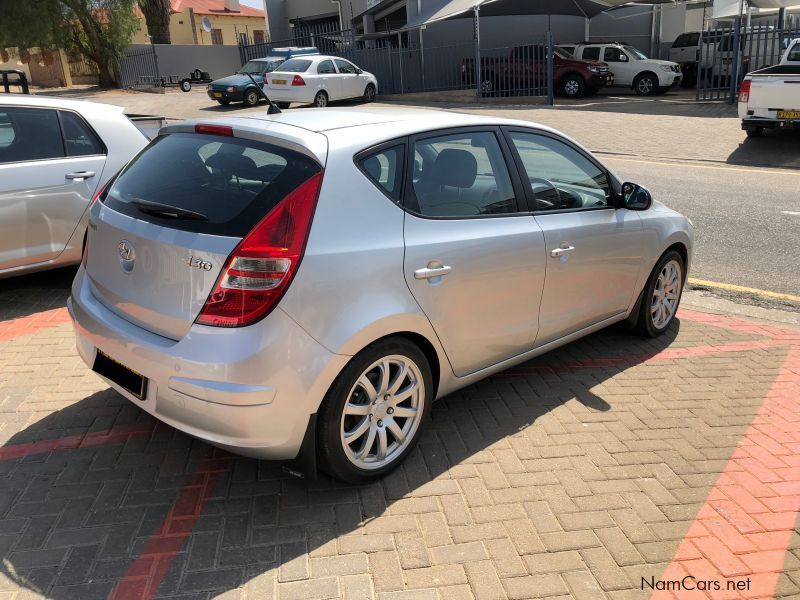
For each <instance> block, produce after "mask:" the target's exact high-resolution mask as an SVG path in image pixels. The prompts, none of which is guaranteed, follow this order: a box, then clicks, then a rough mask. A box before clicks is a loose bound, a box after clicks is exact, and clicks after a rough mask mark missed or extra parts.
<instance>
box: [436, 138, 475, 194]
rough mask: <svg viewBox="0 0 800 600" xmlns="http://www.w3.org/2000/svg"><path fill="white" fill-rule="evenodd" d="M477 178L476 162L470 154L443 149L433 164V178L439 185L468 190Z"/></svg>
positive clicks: (463, 151) (464, 151) (453, 149)
mask: <svg viewBox="0 0 800 600" xmlns="http://www.w3.org/2000/svg"><path fill="white" fill-rule="evenodd" d="M477 176H478V161H477V160H475V156H474V155H473V154H472V152H469V151H467V150H457V149H455V148H445V149H444V150H442V151H441V152H439V155H438V156H437V157H436V162H434V164H433V178H434V180H435V181H436V183H437V184H439V185H446V186H449V187H456V188H469V187H472V185H473V184H474V183H475V178H476V177H477Z"/></svg>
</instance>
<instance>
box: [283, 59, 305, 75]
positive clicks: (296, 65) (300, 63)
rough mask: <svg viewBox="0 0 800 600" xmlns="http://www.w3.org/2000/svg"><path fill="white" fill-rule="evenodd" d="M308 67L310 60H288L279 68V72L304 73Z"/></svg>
mask: <svg viewBox="0 0 800 600" xmlns="http://www.w3.org/2000/svg"><path fill="white" fill-rule="evenodd" d="M310 66H311V61H310V60H305V59H302V58H290V59H289V60H287V61H286V62H285V63H283V64H282V65H281V66H280V69H279V70H280V71H281V72H284V73H305V72H306V71H307V70H308V67H310Z"/></svg>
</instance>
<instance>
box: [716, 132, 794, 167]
mask: <svg viewBox="0 0 800 600" xmlns="http://www.w3.org/2000/svg"><path fill="white" fill-rule="evenodd" d="M726 162H728V163H729V164H732V165H743V166H748V165H749V166H763V167H781V168H790V169H800V130H789V131H781V130H775V131H769V130H765V131H764V134H763V135H762V136H761V137H758V138H748V137H745V133H744V131H743V132H742V143H741V144H739V146H738V147H737V148H736V149H735V150H734V151H733V152H731V154H730V156H728V159H727V161H726Z"/></svg>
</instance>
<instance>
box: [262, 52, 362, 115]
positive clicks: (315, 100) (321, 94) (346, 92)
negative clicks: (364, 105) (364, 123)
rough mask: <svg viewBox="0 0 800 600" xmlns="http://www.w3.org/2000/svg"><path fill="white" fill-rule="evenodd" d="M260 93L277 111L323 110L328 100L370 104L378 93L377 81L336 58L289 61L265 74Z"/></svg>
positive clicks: (318, 57) (354, 66) (306, 58)
mask: <svg viewBox="0 0 800 600" xmlns="http://www.w3.org/2000/svg"><path fill="white" fill-rule="evenodd" d="M264 93H266V94H267V96H269V99H270V100H272V101H273V102H275V103H276V104H277V105H278V107H280V108H289V105H290V104H291V103H292V102H298V103H301V104H313V105H314V106H317V107H320V108H323V107H325V106H328V103H329V102H331V101H332V100H348V99H352V98H361V99H362V100H364V102H372V101H373V100H374V99H375V95H376V94H377V93H378V80H377V79H376V78H375V75H373V74H372V73H367V72H366V71H362V70H361V69H359V68H358V67H357V66H356V65H354V64H353V63H351V62H350V61H349V60H345V59H343V58H339V57H338V56H325V55H320V56H304V57H298V58H290V59H289V60H287V61H286V62H285V63H283V64H282V65H281V66H280V67H278V69H277V70H275V71H273V72H272V73H269V74H268V75H267V77H266V80H265V83H264Z"/></svg>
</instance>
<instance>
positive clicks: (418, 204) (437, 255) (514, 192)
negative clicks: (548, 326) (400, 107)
mask: <svg viewBox="0 0 800 600" xmlns="http://www.w3.org/2000/svg"><path fill="white" fill-rule="evenodd" d="M409 149H410V150H409V155H410V156H409V160H408V169H407V170H408V175H409V177H408V180H407V183H406V191H405V197H404V204H405V207H406V209H407V210H408V214H407V215H406V218H405V225H404V235H405V245H406V253H405V263H404V272H405V278H406V282H407V283H408V287H409V288H410V289H411V292H412V293H413V294H414V297H415V298H416V300H417V302H418V303H419V305H420V307H421V308H422V310H423V311H424V312H425V314H426V315H427V316H428V318H429V319H430V321H431V323H432V324H433V327H434V329H435V331H436V334H437V335H438V336H439V339H440V340H441V342H442V345H443V347H444V349H445V352H446V353H447V356H448V358H449V360H450V363H451V365H452V367H453V370H454V372H455V374H456V375H458V376H463V375H467V374H469V373H473V372H475V371H478V370H480V369H483V368H485V367H488V366H490V365H493V364H496V363H498V362H500V361H503V360H505V359H508V358H511V357H513V356H516V355H518V354H521V353H523V352H525V351H526V350H528V349H529V348H530V347H531V345H532V344H533V340H534V338H535V336H536V330H537V319H538V310H539V300H540V297H541V294H542V283H543V280H544V240H543V236H542V232H541V230H540V228H539V226H538V225H537V223H536V221H535V220H534V219H533V218H531V217H530V215H528V214H525V212H524V211H523V210H521V207H520V204H519V203H518V199H519V200H523V205H524V199H523V198H522V197H521V196H522V194H523V193H524V192H523V191H522V188H521V184H520V182H519V181H518V180H517V177H516V174H515V171H514V170H513V169H511V170H510V169H509V168H508V165H507V162H506V161H507V156H508V154H507V148H506V147H505V142H504V141H503V139H502V137H501V134H500V131H499V130H498V129H494V128H485V129H484V128H461V129H454V130H448V131H442V132H431V133H427V134H424V135H420V136H416V137H415V138H412V139H411V140H410V144H409ZM375 170H376V172H377V171H378V169H377V168H376V169H375Z"/></svg>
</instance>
